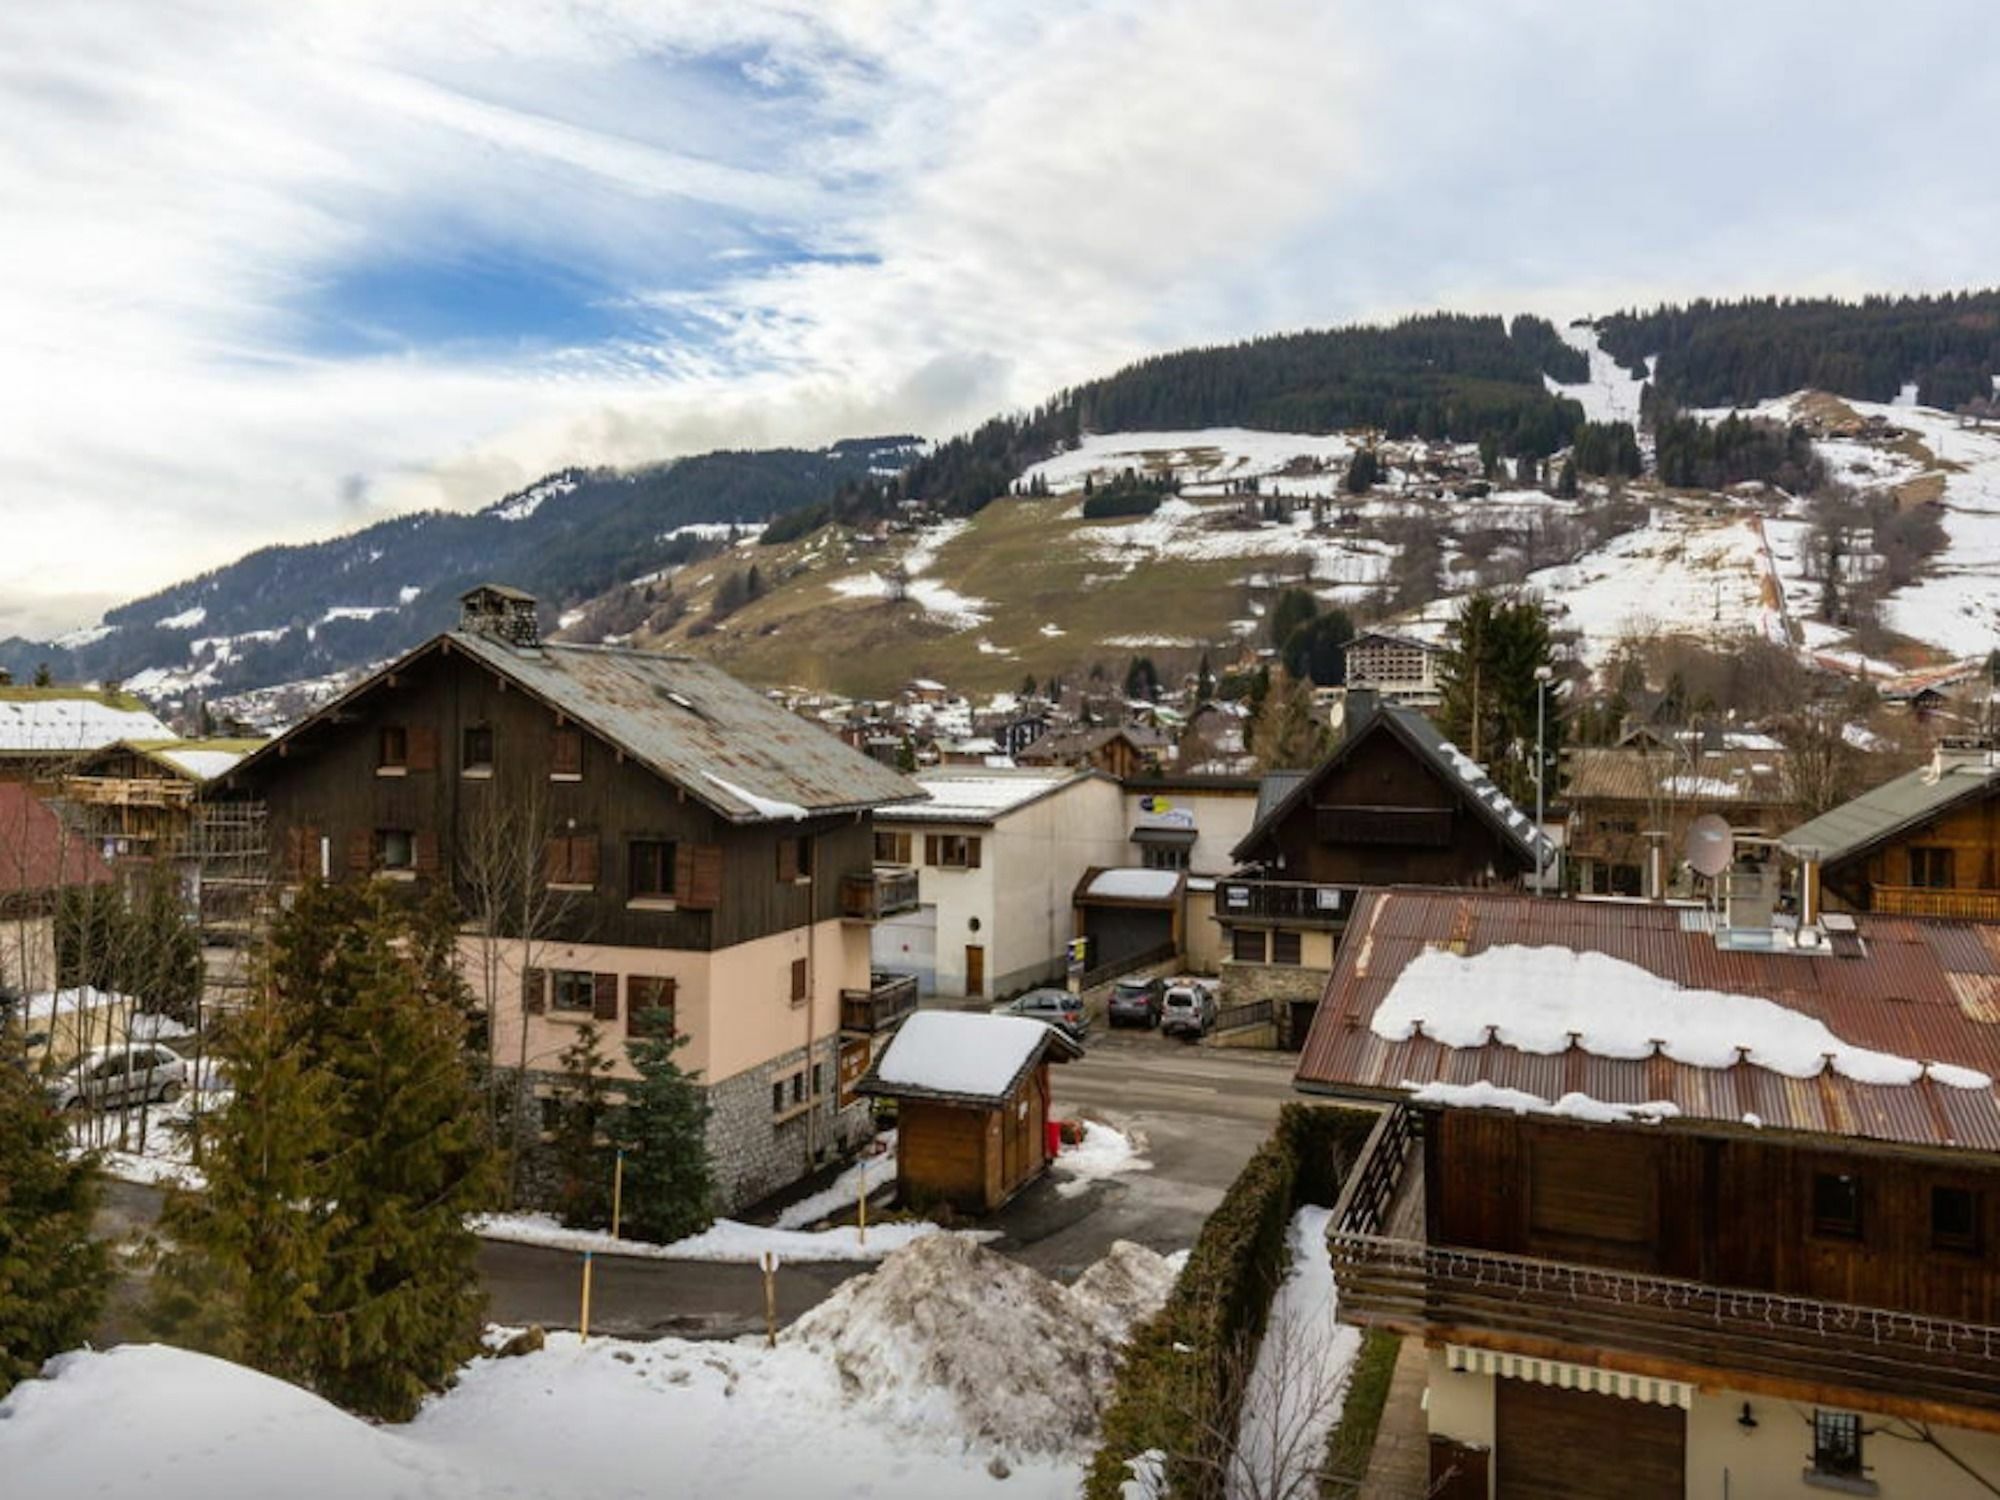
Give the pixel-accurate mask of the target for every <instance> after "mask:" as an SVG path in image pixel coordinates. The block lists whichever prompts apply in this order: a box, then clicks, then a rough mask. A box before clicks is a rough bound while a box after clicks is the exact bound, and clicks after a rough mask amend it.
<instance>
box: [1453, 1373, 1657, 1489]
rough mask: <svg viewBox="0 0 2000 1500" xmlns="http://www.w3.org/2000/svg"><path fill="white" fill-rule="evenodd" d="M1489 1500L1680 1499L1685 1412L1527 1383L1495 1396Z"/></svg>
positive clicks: (1511, 1383)
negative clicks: (1493, 1498) (1490, 1493)
mask: <svg viewBox="0 0 2000 1500" xmlns="http://www.w3.org/2000/svg"><path fill="white" fill-rule="evenodd" d="M1494 1399H1495V1404H1496V1410H1495V1412H1494V1437H1495V1442H1494V1445H1493V1460H1494V1462H1493V1481H1494V1483H1493V1494H1494V1496H1495V1500H1603V1497H1604V1496H1607V1495H1617V1496H1620V1497H1622V1500H1682V1497H1683V1496H1684V1495H1685V1494H1686V1493H1687V1413H1685V1412H1684V1411H1682V1410H1681V1409H1680V1408H1679V1407H1678V1406H1655V1405H1653V1404H1652V1403H1650V1402H1646V1401H1628V1400H1626V1399H1624V1398H1623V1397H1620V1396H1599V1395H1596V1394H1593V1393H1591V1392H1588V1391H1566V1390H1562V1389H1561V1388H1559V1387H1557V1386H1552V1385H1537V1384H1535V1383H1533V1382H1532V1381H1526V1380H1501V1381H1498V1382H1497V1383H1496V1387H1495V1390H1494Z"/></svg>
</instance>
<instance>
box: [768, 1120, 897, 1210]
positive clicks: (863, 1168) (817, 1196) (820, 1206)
mask: <svg viewBox="0 0 2000 1500" xmlns="http://www.w3.org/2000/svg"><path fill="white" fill-rule="evenodd" d="M875 1143H876V1145H877V1147H879V1150H878V1151H877V1152H876V1154H875V1155H873V1156H865V1157H863V1158H862V1159H861V1160H859V1161H857V1162H856V1163H855V1164H854V1165H853V1166H851V1167H849V1168H848V1169H847V1170H846V1171H845V1172H842V1173H841V1174H840V1175H839V1176H838V1177H836V1178H834V1179H833V1181H832V1182H830V1183H828V1184H827V1185H826V1186H825V1187H823V1188H821V1189H820V1190H819V1191H818V1192H817V1193H813V1194H812V1195H810V1196H809V1197H805V1198H801V1199H799V1201H798V1202H796V1203H794V1204H792V1205H790V1206H789V1207H788V1208H786V1209H785V1210H784V1211H783V1212H782V1213H780V1214H779V1215H778V1217H777V1219H776V1220H775V1221H774V1222H773V1225H772V1227H773V1228H776V1229H804V1228H806V1227H808V1226H809V1225H813V1224H817V1223H818V1222H819V1221H820V1220H821V1219H825V1218H830V1217H832V1216H833V1215H835V1214H838V1213H840V1212H842V1211H843V1210H846V1209H851V1208H853V1207H855V1205H856V1204H857V1203H858V1202H859V1201H860V1198H861V1193H862V1187H863V1184H864V1183H865V1184H866V1185H867V1191H869V1192H871V1193H872V1192H874V1191H875V1190H876V1189H878V1188H884V1187H887V1186H888V1185H889V1184H890V1183H892V1182H894V1181H895V1180H896V1132H895V1131H893V1130H889V1131H884V1132H883V1133H882V1134H881V1135H879V1136H877V1137H876V1138H875Z"/></svg>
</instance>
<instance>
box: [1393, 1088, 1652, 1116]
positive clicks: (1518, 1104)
mask: <svg viewBox="0 0 2000 1500" xmlns="http://www.w3.org/2000/svg"><path fill="white" fill-rule="evenodd" d="M1408 1087H1409V1089H1410V1099H1411V1101H1412V1102H1413V1103H1416V1104H1442V1105H1446V1106H1449V1107H1451V1108H1454V1109H1504V1110H1509V1111H1511V1112H1513V1113H1514V1114H1517V1115H1557V1116H1560V1117H1562V1118H1564V1119H1570V1120H1588V1121H1589V1122H1590V1123H1592V1124H1594V1125H1613V1124H1622V1123H1625V1122H1628V1121H1632V1120H1640V1121H1644V1122H1646V1123H1648V1124H1657V1123H1658V1122H1659V1121H1661V1120H1671V1119H1673V1118H1674V1117H1675V1116H1676V1115H1678V1114H1679V1113H1680V1112H1681V1107H1680V1106H1679V1105H1678V1104H1675V1103H1674V1102H1673V1101H1672V1100H1671V1099H1654V1100H1650V1101H1648V1102H1647V1103H1644V1104H1607V1103H1605V1102H1604V1101H1603V1100H1601V1099H1593V1098H1591V1097H1590V1095H1588V1094H1564V1095H1563V1096H1562V1097H1561V1098H1560V1099H1557V1100H1554V1101H1553V1102H1551V1101H1550V1100H1547V1099H1544V1098H1543V1097H1542V1096H1541V1095H1540V1094H1531V1093H1529V1092H1528V1091H1527V1090H1525V1089H1509V1088H1502V1087H1501V1086H1500V1085H1499V1084H1497V1083H1488V1082H1487V1081H1486V1080H1484V1079H1481V1080H1480V1081H1479V1082H1478V1083H1426V1084H1423V1085H1418V1084H1415V1083H1412V1084H1409V1085H1408Z"/></svg>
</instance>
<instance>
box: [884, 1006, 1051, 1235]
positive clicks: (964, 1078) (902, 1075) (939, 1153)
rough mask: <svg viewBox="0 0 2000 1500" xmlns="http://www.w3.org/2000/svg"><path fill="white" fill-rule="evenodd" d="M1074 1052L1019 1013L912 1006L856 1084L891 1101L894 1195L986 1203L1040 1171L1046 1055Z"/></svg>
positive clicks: (1045, 1156)
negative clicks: (916, 1008)
mask: <svg viewBox="0 0 2000 1500" xmlns="http://www.w3.org/2000/svg"><path fill="white" fill-rule="evenodd" d="M1081 1056H1083V1048H1082V1047H1080V1046H1079V1045H1077V1043H1075V1042H1073V1041H1071V1040H1070V1039H1069V1037H1067V1036H1065V1035H1064V1034H1063V1033H1062V1032H1060V1031H1058V1030H1056V1029H1055V1028H1054V1027H1053V1026H1049V1025H1046V1024H1045V1023H1043V1022H1041V1021H1036V1020H1031V1019H1029V1018H1028V1017H1026V1016H994V1015H984V1014H980V1013H978V1012H969V1011H941V1010H927V1011H919V1012H918V1013H917V1014H916V1015H914V1016H911V1017H910V1018H909V1020H907V1021H905V1022H904V1023H903V1026H902V1029H901V1030H900V1031H898V1032H897V1033H896V1036H895V1040H893V1041H892V1042H890V1043H889V1045H888V1046H887V1047H886V1048H885V1049H883V1052H882V1055H881V1056H880V1057H878V1058H877V1059H876V1060H875V1065H874V1066H873V1067H872V1068H871V1069H869V1071H868V1076H867V1077H866V1078H864V1079H862V1081H861V1085H860V1092H862V1093H864V1094H872V1095H875V1096H877V1097H880V1098H888V1099H894V1100H895V1101H896V1128H897V1137H896V1185H897V1189H898V1193H899V1196H900V1198H901V1201H902V1202H903V1203H905V1204H907V1205H916V1206H922V1205H925V1204H935V1203H945V1204H949V1205H950V1206H951V1207H953V1208H956V1209H959V1210H961V1211H962V1212H966V1213H985V1212H988V1211H989V1210H992V1209H995V1208H998V1207H999V1206H1000V1205H1001V1204H1002V1203H1005V1202H1006V1201H1007V1200H1008V1199H1009V1198H1011V1197H1013V1196H1014V1194H1015V1193H1017V1192H1019V1191H1020V1190H1021V1189H1022V1188H1023V1187H1025V1186H1026V1185H1027V1184H1028V1183H1030V1182H1032V1181H1034V1179H1035V1178H1037V1177H1039V1176H1040V1175H1041V1174H1042V1171H1043V1169H1044V1168H1046V1167H1047V1166H1048V1164H1049V1148H1048V1128H1047V1127H1048V1118H1049V1064H1050V1063H1051V1062H1068V1061H1070V1060H1071V1059H1073V1058H1078V1057H1081Z"/></svg>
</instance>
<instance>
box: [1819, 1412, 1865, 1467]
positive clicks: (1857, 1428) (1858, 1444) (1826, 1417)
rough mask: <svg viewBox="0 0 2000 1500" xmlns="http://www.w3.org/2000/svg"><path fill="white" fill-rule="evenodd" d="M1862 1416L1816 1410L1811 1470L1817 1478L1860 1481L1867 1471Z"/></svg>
mask: <svg viewBox="0 0 2000 1500" xmlns="http://www.w3.org/2000/svg"><path fill="white" fill-rule="evenodd" d="M1867 1436H1868V1434H1867V1433H1866V1432H1865V1431H1863V1430H1862V1426H1861V1414H1860V1413H1859V1412H1851V1411H1831V1410H1829V1409H1827V1408H1826V1407H1823V1406H1816V1407H1814V1408H1813V1414H1812V1445H1813V1446H1812V1469H1811V1470H1810V1472H1811V1473H1812V1474H1814V1475H1823V1476H1825V1477H1827V1478H1832V1479H1860V1478H1862V1477H1864V1476H1865V1475H1866V1474H1867V1472H1868V1460H1867V1454H1866V1452H1865V1451H1864V1446H1863V1440H1864V1439H1865V1438H1866V1437H1867Z"/></svg>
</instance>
